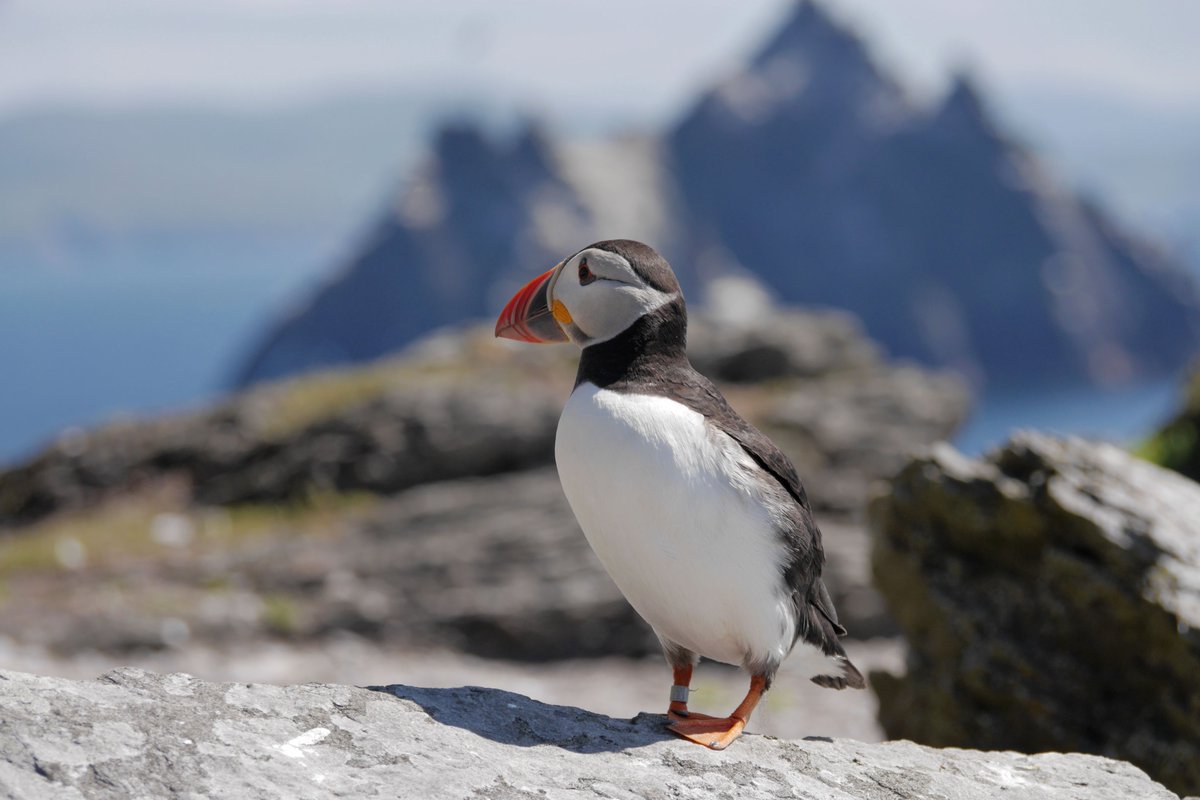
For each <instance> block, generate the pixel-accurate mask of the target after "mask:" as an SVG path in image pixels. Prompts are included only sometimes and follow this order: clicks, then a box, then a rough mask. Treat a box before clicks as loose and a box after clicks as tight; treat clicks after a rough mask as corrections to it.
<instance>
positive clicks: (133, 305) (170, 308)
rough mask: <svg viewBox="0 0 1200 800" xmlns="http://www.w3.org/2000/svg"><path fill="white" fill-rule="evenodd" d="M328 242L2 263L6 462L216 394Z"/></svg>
mask: <svg viewBox="0 0 1200 800" xmlns="http://www.w3.org/2000/svg"><path fill="white" fill-rule="evenodd" d="M330 250H331V248H330V246H329V242H328V239H327V237H319V236H316V235H312V236H302V235H301V236H297V235H290V236H279V237H274V238H272V237H263V236H257V237H249V238H247V237H237V236H226V237H212V236H204V237H197V238H196V239H195V240H194V241H193V240H191V239H184V240H173V241H170V242H165V243H159V244H157V245H155V244H150V245H147V244H144V243H143V244H141V245H138V246H136V247H133V248H126V249H118V250H116V251H101V252H98V253H93V254H90V255H89V257H88V258H87V259H86V261H84V262H82V263H77V264H74V265H73V266H71V267H70V268H62V269H45V268H39V269H33V268H24V269H23V268H20V267H19V266H14V265H11V264H6V263H3V262H0V464H5V463H12V462H14V461H17V460H19V459H21V458H23V457H25V456H27V455H29V454H31V453H33V452H35V451H36V449H37V448H38V447H40V446H41V445H43V444H45V443H46V442H47V441H49V440H51V439H52V438H53V437H54V436H56V435H57V434H58V433H59V432H60V431H61V430H63V429H64V428H67V427H70V426H77V425H90V424H95V423H99V422H104V421H106V420H111V419H114V418H119V417H122V416H131V415H142V414H147V413H165V412H169V411H173V410H179V409H183V408H187V407H192V406H197V405H200V404H202V403H203V402H205V401H206V400H210V399H212V398H213V397H215V396H217V395H219V394H220V393H221V391H222V389H223V388H224V387H225V386H226V385H227V384H228V381H229V378H230V375H231V374H232V372H233V369H234V367H235V365H236V364H237V362H238V359H240V358H242V357H244V356H245V354H246V350H247V348H248V346H249V345H250V343H251V342H253V341H255V339H256V337H257V336H258V335H260V334H261V332H262V330H263V328H264V327H265V326H266V325H267V324H268V323H269V322H270V321H271V320H273V319H275V318H276V316H277V315H278V314H279V313H280V311H281V308H282V306H283V305H284V304H285V303H286V302H287V301H288V299H289V298H295V297H297V296H298V295H299V294H301V293H302V292H303V291H304V290H305V289H306V288H307V287H308V286H310V285H311V284H312V283H313V282H314V281H316V280H318V278H319V276H320V274H321V272H322V271H323V268H324V267H325V266H326V265H327V264H328V263H329V261H330V260H331V258H332V253H331V252H330ZM1176 398H1177V383H1176V381H1174V380H1159V381H1156V382H1153V383H1150V384H1146V385H1142V386H1135V387H1127V388H1122V389H1118V390H1114V391H1108V392H1105V391H1099V390H1096V389H1089V388H1079V389H1070V390H1054V391H1042V392H1036V393H1029V392H1026V393H1019V394H1007V395H1003V394H1000V395H995V396H987V397H984V398H982V400H981V401H979V402H977V404H976V408H975V411H974V413H973V414H972V416H971V418H970V419H969V420H968V421H967V423H966V425H965V426H964V428H963V429H962V430H961V431H960V433H959V435H958V436H957V437H956V441H955V444H956V445H957V446H958V447H959V448H960V449H962V450H964V451H965V452H967V453H969V454H978V453H980V452H982V451H984V450H986V449H987V448H989V447H991V446H994V445H997V444H999V443H1001V442H1003V441H1004V440H1005V438H1007V436H1008V434H1009V432H1010V431H1012V430H1013V429H1015V428H1020V427H1030V428H1037V429H1041V430H1048V431H1053V432H1057V433H1076V434H1082V435H1087V436H1095V437H1100V438H1105V439H1109V440H1112V441H1116V442H1122V443H1129V442H1133V441H1136V440H1137V439H1138V438H1140V437H1141V436H1144V435H1145V434H1146V433H1147V432H1149V431H1150V430H1151V429H1152V428H1153V427H1154V426H1155V425H1156V424H1158V423H1159V422H1161V421H1162V420H1163V419H1164V418H1165V417H1166V416H1167V415H1168V414H1169V413H1170V411H1171V410H1172V408H1173V406H1174V404H1175V402H1176Z"/></svg>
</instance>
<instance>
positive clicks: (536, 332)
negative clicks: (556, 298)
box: [496, 264, 568, 344]
mask: <svg viewBox="0 0 1200 800" xmlns="http://www.w3.org/2000/svg"><path fill="white" fill-rule="evenodd" d="M560 267H562V264H558V265H557V266H555V267H554V269H551V270H549V271H548V272H546V273H544V274H542V275H539V276H537V277H536V278H534V279H533V280H531V281H530V282H529V283H527V284H525V286H524V287H523V288H522V289H521V291H519V292H517V293H516V294H515V295H513V298H512V299H511V300H509V301H508V305H506V306H505V307H504V310H503V311H502V312H500V319H498V320H496V335H497V336H499V337H501V338H503V339H515V340H517V341H518V342H536V343H539V344H541V343H544V342H565V341H568V337H567V334H566V333H564V332H563V329H562V328H561V327H559V324H558V322H557V321H555V319H554V314H553V313H552V312H551V310H550V299H549V291H550V284H551V282H552V279H553V278H554V275H555V273H556V272H557V271H558V269H559V268H560ZM560 305H561V304H560ZM564 311H565V309H564Z"/></svg>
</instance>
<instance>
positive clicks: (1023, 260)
mask: <svg viewBox="0 0 1200 800" xmlns="http://www.w3.org/2000/svg"><path fill="white" fill-rule="evenodd" d="M607 237H634V238H643V239H646V240H648V241H650V242H651V243H652V244H654V245H655V246H656V247H657V248H658V249H659V250H660V251H662V252H663V253H664V254H665V255H666V256H667V257H668V259H669V260H671V261H672V263H673V264H674V265H675V267H676V270H677V272H679V274H680V279H681V282H682V284H683V286H684V290H685V293H686V294H687V295H688V296H689V299H691V300H692V301H693V302H695V301H697V300H700V299H702V298H705V297H706V295H709V294H711V293H714V292H715V293H717V294H721V293H723V291H724V290H723V289H720V288H714V286H713V281H714V279H716V278H718V277H720V276H722V275H725V274H728V273H730V272H743V273H750V274H752V275H754V276H755V277H756V278H757V279H758V280H759V281H761V282H762V283H763V284H765V286H766V287H768V289H769V290H770V291H771V292H773V293H774V294H775V295H776V296H777V297H778V298H780V299H782V300H784V301H786V302H789V303H801V304H808V305H830V306H836V307H840V308H844V309H848V310H850V311H852V312H854V313H855V314H857V315H858V316H860V317H861V318H862V319H863V321H864V323H865V325H866V327H867V330H868V332H869V333H870V334H871V335H872V336H873V337H874V338H876V339H877V340H879V341H880V342H882V343H883V345H884V346H885V347H886V348H887V349H888V351H889V352H891V353H893V354H896V355H901V356H909V357H913V358H916V359H918V360H920V361H922V362H925V363H928V364H935V365H943V366H951V367H954V368H956V369H958V370H959V371H961V372H963V373H965V374H967V375H968V376H970V377H972V378H975V379H978V380H980V381H982V380H984V379H986V381H988V382H989V384H990V385H992V386H997V385H1012V384H1018V383H1025V384H1038V385H1047V384H1054V383H1059V384H1064V383H1078V382H1081V381H1084V382H1086V381H1090V382H1094V383H1105V384H1107V383H1119V382H1121V381H1124V380H1128V379H1132V378H1137V377H1144V376H1145V375H1146V374H1161V373H1163V372H1166V371H1169V370H1172V369H1175V368H1177V367H1179V366H1180V365H1181V364H1182V363H1184V361H1185V360H1186V358H1187V357H1188V356H1189V355H1190V354H1191V353H1192V352H1193V351H1194V349H1195V347H1196V344H1197V341H1198V338H1197V334H1198V328H1197V320H1198V319H1200V316H1198V313H1197V305H1196V298H1195V293H1194V291H1193V289H1192V287H1191V286H1190V284H1189V283H1188V282H1187V280H1185V279H1184V277H1183V276H1182V274H1181V273H1180V272H1179V271H1178V270H1176V269H1175V268H1174V266H1173V265H1172V264H1170V263H1169V262H1168V261H1167V260H1166V259H1165V258H1164V257H1163V256H1162V255H1161V254H1159V253H1157V252H1155V251H1154V250H1153V249H1152V248H1150V247H1147V246H1145V245H1144V244H1142V243H1139V242H1137V241H1136V240H1134V239H1132V238H1130V237H1129V236H1128V235H1126V234H1125V233H1123V232H1122V231H1121V230H1120V228H1119V226H1117V225H1116V224H1115V223H1114V222H1113V221H1112V220H1110V219H1108V218H1107V217H1106V216H1105V214H1104V213H1103V212H1102V211H1101V210H1100V209H1098V208H1096V207H1094V206H1092V205H1090V204H1088V203H1086V202H1084V201H1082V200H1080V199H1079V198H1077V197H1075V196H1074V195H1072V194H1071V193H1070V192H1069V191H1067V190H1066V189H1064V188H1063V187H1062V186H1061V185H1059V184H1058V183H1056V181H1055V180H1054V179H1053V177H1052V175H1051V174H1050V173H1049V172H1048V171H1047V170H1046V169H1045V168H1044V167H1043V166H1042V165H1040V164H1039V163H1038V161H1037V159H1036V158H1035V157H1034V156H1033V155H1032V154H1031V153H1029V152H1028V151H1026V150H1025V149H1024V148H1022V147H1021V146H1019V145H1018V144H1017V143H1016V142H1015V141H1014V140H1013V138H1012V137H1011V136H1009V135H1008V134H1007V133H1006V132H1005V131H1004V130H1003V129H1002V126H1001V125H1000V124H999V123H998V122H997V120H996V119H995V118H994V117H993V116H992V115H991V114H990V113H989V112H988V110H987V108H986V104H985V103H984V102H983V100H982V99H981V97H980V94H979V92H978V91H977V89H975V88H974V87H973V86H972V85H971V83H970V82H969V81H967V80H965V79H962V80H959V81H958V83H957V84H956V85H955V86H954V87H953V88H952V89H951V90H950V92H949V93H948V94H947V96H946V97H945V98H944V99H943V100H942V102H941V103H940V104H938V105H937V106H936V107H934V108H925V107H923V106H920V105H918V104H916V103H914V102H913V101H912V100H911V99H910V98H909V97H908V96H907V95H906V94H905V92H904V91H903V89H902V88H901V87H900V86H898V85H897V84H896V83H895V82H894V81H892V80H891V79H890V78H889V77H888V76H887V75H885V74H883V73H881V72H880V70H879V69H878V68H877V67H876V66H875V65H874V64H873V62H872V61H871V59H870V56H869V53H868V52H867V48H866V46H865V45H864V44H863V42H862V41H861V40H860V39H859V38H858V37H857V36H856V35H855V34H854V33H853V32H852V31H849V30H847V29H845V28H843V27H841V26H840V25H838V24H837V23H836V22H834V21H833V20H832V19H831V18H830V17H829V16H828V15H827V14H826V12H825V11H824V10H822V9H821V8H820V7H819V6H818V5H816V4H814V3H811V2H801V3H798V4H797V5H796V7H795V9H794V10H793V12H792V13H791V15H790V16H789V17H788V18H787V19H785V20H784V22H783V24H782V25H781V26H780V28H779V29H778V30H777V31H776V32H775V34H774V35H773V36H772V37H770V38H769V39H768V41H766V42H765V43H764V45H763V46H762V47H761V48H760V49H759V50H758V51H757V52H756V53H755V54H753V56H752V57H751V58H750V59H749V60H748V62H747V64H746V66H745V67H744V68H742V69H741V70H739V71H737V72H736V73H735V74H733V75H731V76H729V77H728V78H726V79H725V80H723V81H721V82H720V83H719V84H718V85H717V86H715V87H714V88H713V89H712V90H711V91H709V92H706V93H705V94H703V95H702V96H701V97H699V98H698V99H697V101H696V102H695V103H694V104H693V106H692V107H691V108H690V109H689V110H688V111H687V112H686V113H685V114H684V115H683V116H682V118H681V119H679V120H678V121H677V122H676V123H675V124H674V125H672V126H671V127H670V128H669V129H668V130H667V131H665V132H663V133H662V134H661V135H660V136H647V137H642V138H617V139H613V140H611V141H608V142H602V143H591V144H589V145H579V144H575V143H560V142H556V141H554V140H553V139H552V138H550V137H549V136H548V135H547V134H546V133H545V132H544V131H540V130H538V129H537V128H535V127H531V128H528V129H526V130H523V131H519V132H518V133H517V134H516V135H515V136H513V137H512V138H511V139H510V140H503V139H493V138H490V137H489V136H488V135H486V134H484V133H483V132H482V131H481V130H480V129H478V128H477V127H474V126H472V125H470V124H465V123H458V124H455V125H453V126H450V127H447V128H445V129H443V130H442V131H441V132H440V133H439V134H438V135H437V136H436V138H435V140H434V142H433V144H432V153H431V156H430V158H429V159H428V162H427V163H426V165H425V167H424V168H423V169H422V170H421V171H420V172H419V174H418V175H417V176H416V177H415V178H414V179H413V180H412V181H410V182H409V184H408V186H407V188H406V189H405V190H404V192H403V194H402V196H401V197H400V198H399V199H398V200H397V201H396V202H395V203H394V204H393V205H392V207H391V208H389V209H388V210H387V211H386V213H385V214H384V215H383V218H382V219H381V220H380V221H379V223H378V225H377V226H376V228H375V231H374V233H373V234H372V235H371V236H370V237H368V238H367V239H366V240H365V241H364V242H363V243H362V245H361V247H360V248H359V250H358V252H357V254H356V255H355V256H354V257H352V258H351V259H350V260H349V261H348V262H347V263H345V264H343V265H342V266H341V268H340V269H339V270H338V271H337V273H336V275H335V276H334V277H333V278H332V279H331V280H330V282H329V283H328V284H327V285H326V286H325V287H323V288H322V289H321V290H319V291H318V292H316V293H315V294H314V295H313V296H312V297H311V298H310V299H309V301H308V302H307V304H306V305H304V306H302V307H301V308H299V309H297V310H296V311H295V312H294V313H293V314H292V315H290V316H289V317H288V318H287V319H285V320H283V321H281V322H279V323H278V324H276V325H275V326H274V327H273V328H272V329H271V331H270V333H269V334H268V335H267V336H266V337H265V339H264V340H263V341H262V342H261V343H260V344H259V345H258V346H257V347H256V348H255V350H254V352H253V354H252V355H251V356H250V358H249V359H248V360H247V362H246V365H245V366H244V368H243V369H242V370H241V372H240V373H239V375H238V382H239V383H242V384H245V383H250V382H253V381H256V380H260V379H262V378H268V377H274V376H278V375H284V374H291V373H295V372H300V371H304V370H308V369H312V368H314V367H318V366H322V365H326V364H331V363H343V362H354V361H361V360H364V359H367V358H371V357H374V356H377V355H379V354H381V353H384V352H387V351H389V350H392V349H395V348H397V347H399V346H401V345H403V344H405V343H407V342H408V341H411V340H412V339H413V338H415V337H416V336H417V335H419V334H420V333H422V332H425V331H428V330H430V329H432V328H435V327H438V326H441V325H445V324H449V323H455V322H459V321H461V320H465V319H470V318H475V317H487V316H490V315H492V314H493V313H494V312H495V310H496V309H497V308H498V307H499V305H500V304H501V302H502V300H503V299H504V298H505V297H507V296H508V295H507V293H508V292H509V291H511V290H513V289H514V288H515V287H516V286H518V285H519V283H520V281H521V280H522V279H523V278H527V277H528V276H530V275H532V274H534V273H535V272H536V271H539V270H542V269H546V268H548V267H550V266H551V265H552V264H553V263H554V262H555V261H556V260H558V259H559V258H561V257H563V256H565V255H568V254H570V253H571V252H573V251H574V250H575V249H576V248H578V247H581V246H583V245H585V244H587V243H589V242H591V241H594V240H596V239H601V238H607Z"/></svg>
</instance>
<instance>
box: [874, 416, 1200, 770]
mask: <svg viewBox="0 0 1200 800" xmlns="http://www.w3.org/2000/svg"><path fill="white" fill-rule="evenodd" d="M871 519H872V528H873V530H874V534H875V552H874V557H873V561H874V572H875V578H876V583H877V585H878V587H879V589H880V591H881V592H882V593H883V594H884V596H885V597H886V599H887V601H888V604H889V606H890V608H891V610H892V612H893V613H894V614H895V615H896V618H897V620H898V621H899V623H900V626H901V628H902V629H903V630H904V632H905V633H906V634H907V637H908V641H909V643H910V646H911V656H910V661H909V671H908V675H907V676H905V677H903V678H896V677H893V676H889V675H884V674H878V675H874V676H873V683H874V687H875V691H876V693H877V694H878V695H879V699H880V712H879V713H880V721H881V722H882V723H883V725H884V728H885V730H887V732H888V735H889V736H903V737H911V738H913V739H915V740H917V741H921V742H925V743H927V744H935V745H942V746H945V745H963V746H971V747H985V748H1013V749H1017V750H1023V751H1026V752H1038V751H1042V750H1049V749H1066V750H1079V751H1083V752H1090V753H1099V754H1103V755H1108V756H1112V757H1117V758H1127V759H1129V760H1130V761H1132V762H1134V763H1135V764H1138V765H1139V766H1141V767H1142V768H1143V769H1145V770H1147V771H1148V772H1150V774H1152V775H1154V776H1155V777H1156V778H1157V779H1159V780H1161V781H1163V782H1164V783H1165V784H1167V785H1168V786H1171V787H1172V788H1174V789H1176V790H1180V791H1184V792H1192V793H1196V792H1198V791H1200V522H1198V520H1200V486H1198V485H1196V484H1195V483H1192V482H1191V481H1189V480H1186V479H1184V478H1181V477H1180V476H1178V475H1175V474H1174V473H1171V472H1167V471H1166V470H1162V469H1159V468H1158V467H1155V466H1153V465H1151V464H1148V463H1146V462H1144V461H1141V460H1139V459H1137V458H1134V457H1133V456H1130V455H1129V454H1127V453H1125V452H1124V451H1122V450H1120V449H1118V448H1116V447H1113V446H1111V445H1106V444H1093V443H1088V442H1084V441H1081V440H1078V439H1069V440H1057V439H1052V438H1048V437H1044V436H1039V435H1034V434H1022V435H1019V436H1017V437H1016V438H1014V439H1013V441H1011V442H1010V443H1009V444H1008V445H1007V446H1005V447H1004V448H1002V449H1000V450H998V451H996V452H994V453H992V454H990V455H989V456H988V458H987V460H986V461H971V460H968V459H966V458H964V457H962V456H960V455H958V454H957V453H955V452H954V451H953V450H951V449H950V448H948V447H945V446H942V447H938V448H935V449H934V450H933V451H932V452H931V453H930V454H929V455H927V456H925V457H922V458H920V459H918V460H916V461H914V462H913V463H912V464H910V465H909V466H908V467H906V468H905V469H904V470H903V471H902V472H901V473H900V474H899V476H898V477H897V478H896V479H895V480H894V481H893V483H892V486H891V491H890V492H889V493H888V494H886V495H883V496H881V497H880V498H879V499H878V500H877V501H876V503H875V504H874V505H873V507H872V513H871Z"/></svg>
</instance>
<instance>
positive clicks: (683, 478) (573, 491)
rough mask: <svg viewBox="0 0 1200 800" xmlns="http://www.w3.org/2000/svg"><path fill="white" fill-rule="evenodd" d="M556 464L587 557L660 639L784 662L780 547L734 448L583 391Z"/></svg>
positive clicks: (716, 435)
mask: <svg viewBox="0 0 1200 800" xmlns="http://www.w3.org/2000/svg"><path fill="white" fill-rule="evenodd" d="M555 456H556V460H557V462H558V472H559V476H560V478H561V480H562V485H563V491H564V492H565V494H566V496H567V500H568V501H569V502H570V504H571V509H572V510H573V511H574V512H575V516H576V518H577V519H578V520H579V524H580V527H582V528H583V532H584V534H585V535H586V536H587V539H588V542H589V543H590V544H591V546H592V549H593V550H595V551H596V555H597V556H599V558H600V561H601V562H602V563H603V564H604V566H605V568H606V569H607V570H608V573H609V575H611V576H612V578H613V580H614V581H615V582H616V584H617V586H618V588H620V590H621V592H622V593H623V594H624V595H625V597H626V598H627V599H628V600H629V602H630V603H631V604H632V605H633V607H634V608H635V609H636V610H637V611H638V613H639V614H641V615H642V617H643V618H645V620H646V621H647V622H649V623H650V625H651V626H652V627H653V628H654V629H655V631H657V632H658V633H659V635H660V636H663V637H665V638H667V639H669V640H671V641H673V642H675V643H677V644H680V645H683V646H684V647H686V648H688V649H689V650H692V651H694V652H697V653H699V654H701V655H703V656H706V657H708V658H711V659H714V660H717V661H724V662H726V663H731V664H748V663H750V662H755V663H765V662H767V661H775V662H776V663H777V662H778V661H781V660H782V659H783V658H784V656H786V655H787V652H788V650H789V649H790V647H791V644H792V636H793V630H794V621H793V616H794V612H793V610H792V605H791V602H790V600H788V599H787V598H786V597H785V596H784V592H783V581H782V571H781V564H782V562H783V559H784V552H783V545H782V542H781V541H780V539H779V537H778V534H777V533H776V532H775V529H774V525H773V523H772V521H771V519H770V512H769V510H768V507H767V506H766V504H764V502H763V498H762V495H761V489H762V487H761V486H760V485H758V484H757V483H756V482H755V480H754V479H753V474H754V466H753V461H752V460H751V459H750V458H749V456H748V455H746V453H745V452H744V451H743V450H742V449H741V447H740V446H738V445H737V443H736V442H734V441H733V440H732V439H730V438H729V437H728V436H726V435H725V434H723V433H721V432H719V431H717V430H715V429H713V428H712V427H711V426H710V425H708V423H707V422H706V421H705V419H704V417H703V416H702V415H700V414H698V413H696V412H695V411H692V410H691V409H689V408H687V407H686V406H684V405H682V404H680V403H677V402H675V401H673V400H670V399H668V398H665V397H658V396H653V395H637V394H627V393H620V392H613V391H609V390H606V389H598V388H597V387H595V386H593V385H591V384H583V385H581V386H579V387H578V388H577V389H576V390H575V392H574V393H573V394H572V395H571V398H570V400H569V401H568V402H567V405H566V408H565V409H564V410H563V414H562V418H561V419H560V421H559V424H558V438H557V441H556V444H555Z"/></svg>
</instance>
